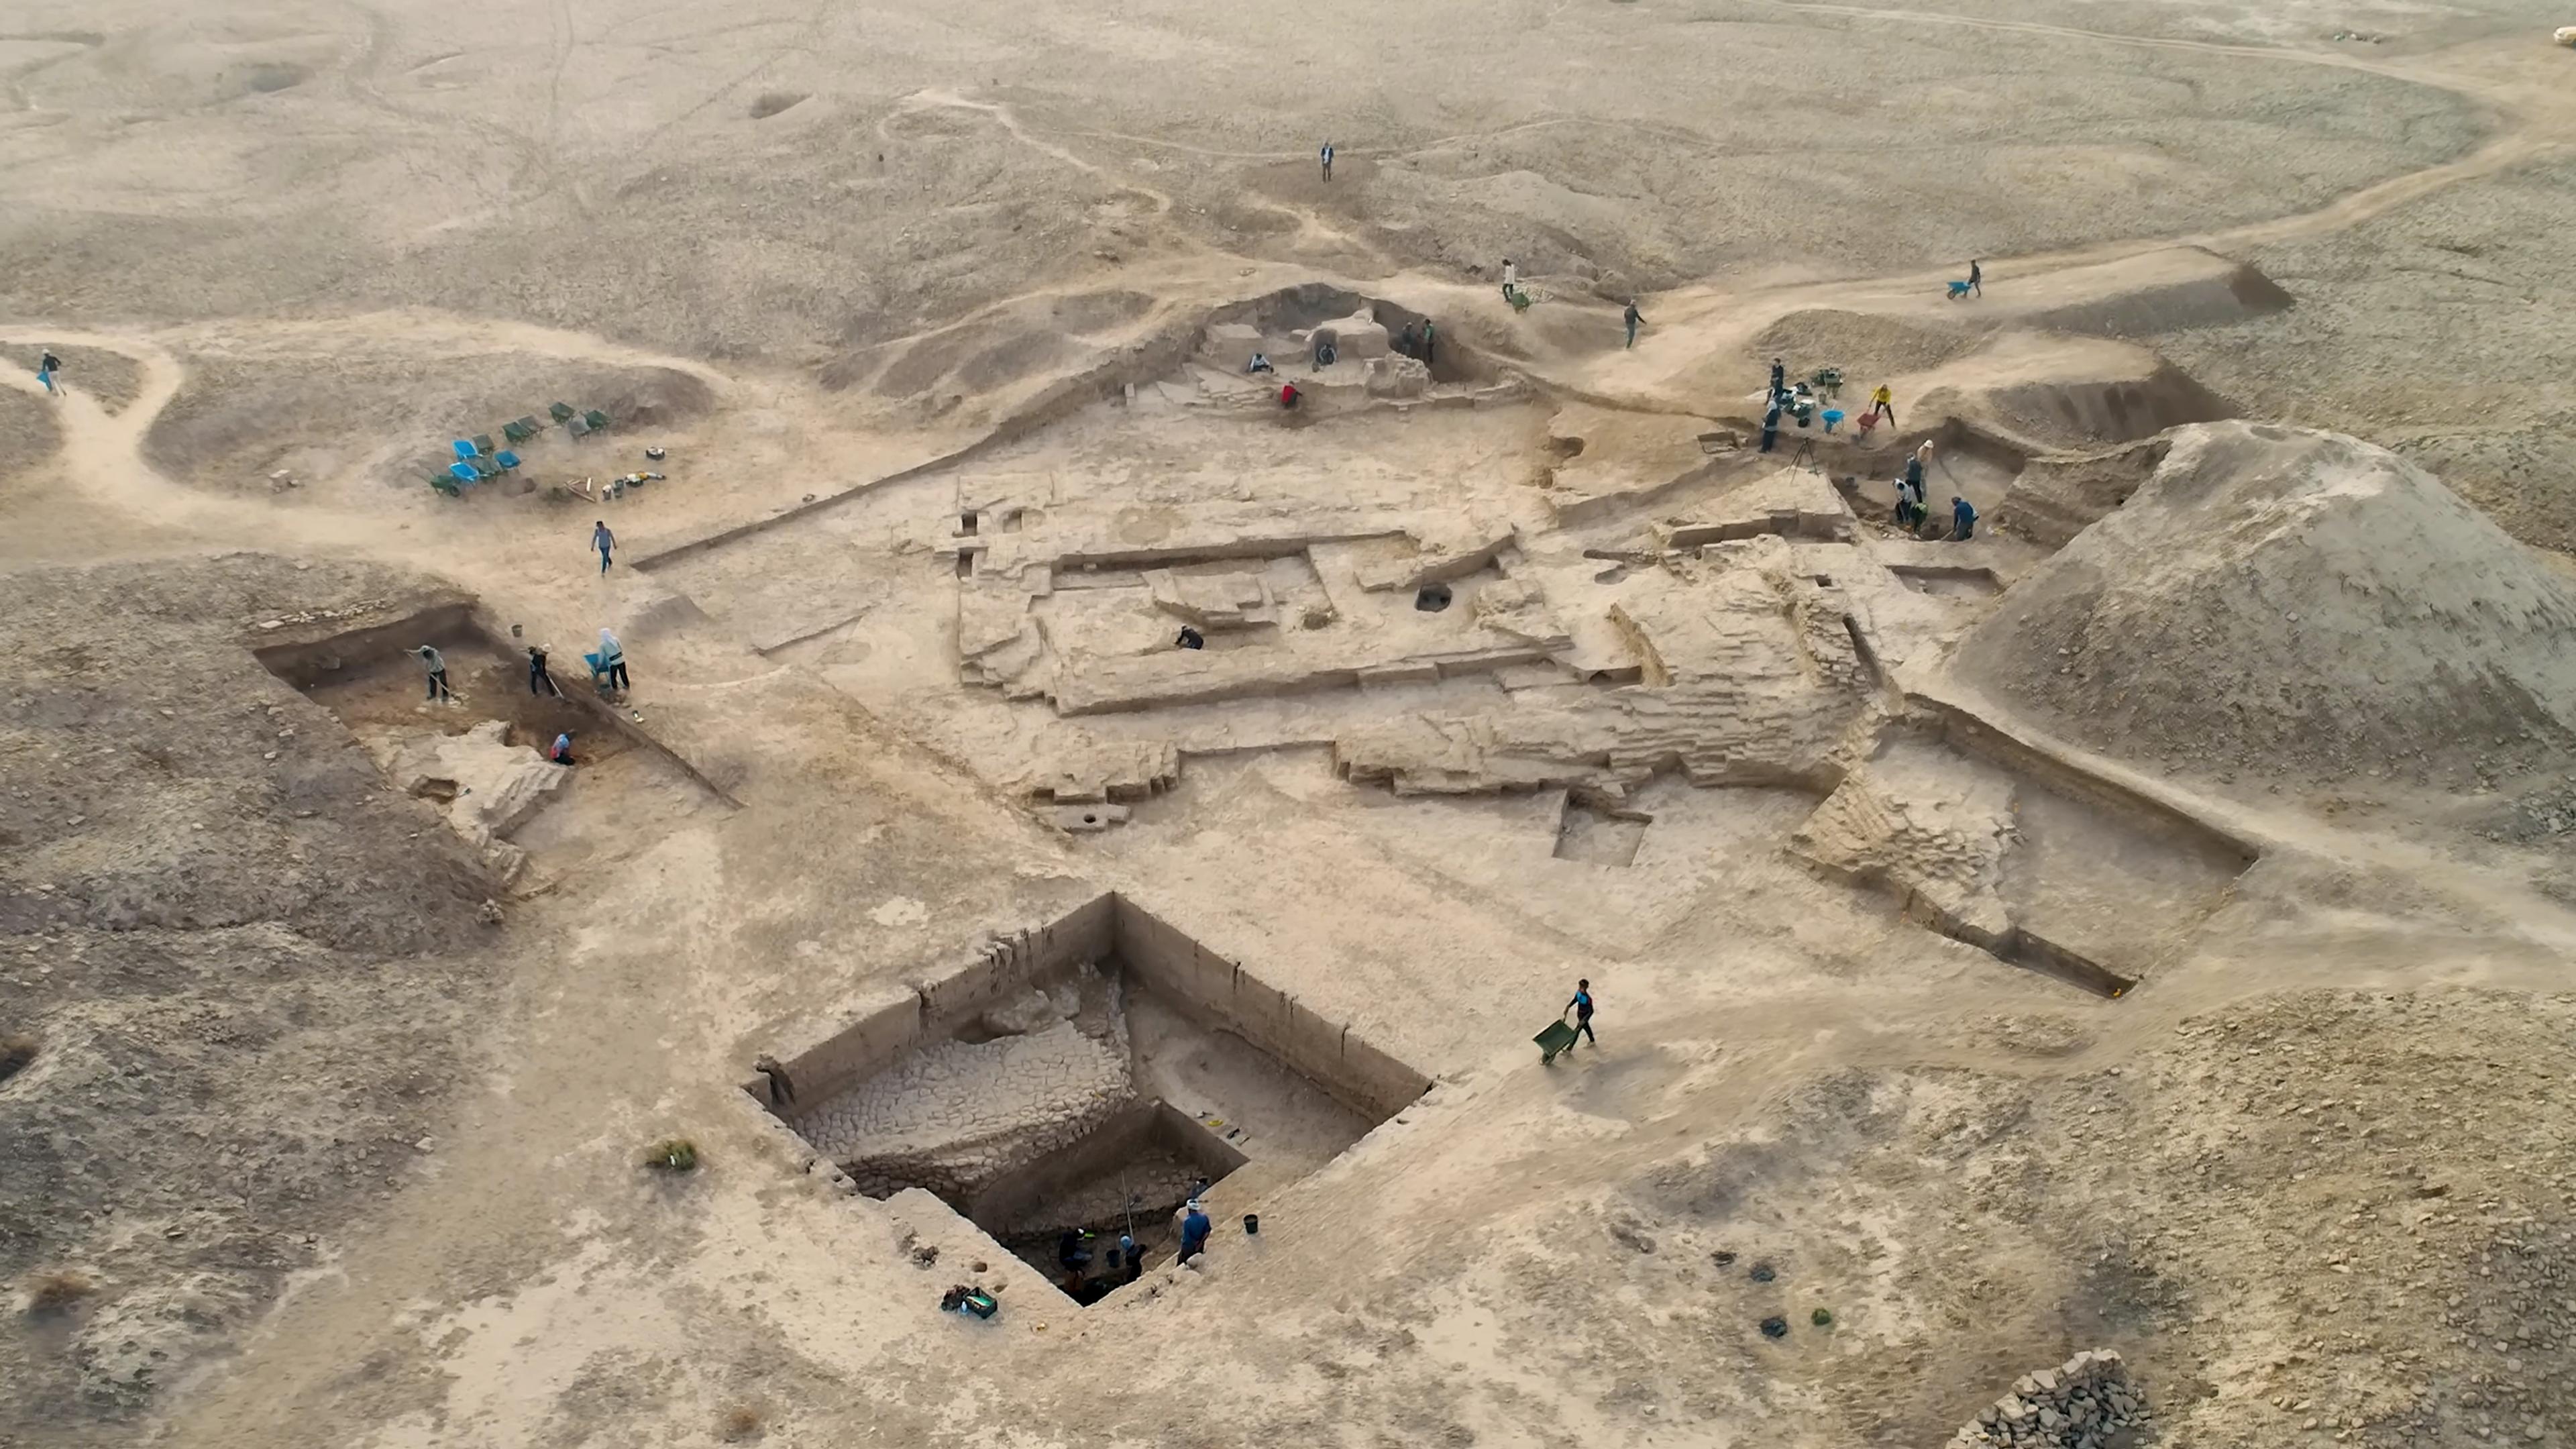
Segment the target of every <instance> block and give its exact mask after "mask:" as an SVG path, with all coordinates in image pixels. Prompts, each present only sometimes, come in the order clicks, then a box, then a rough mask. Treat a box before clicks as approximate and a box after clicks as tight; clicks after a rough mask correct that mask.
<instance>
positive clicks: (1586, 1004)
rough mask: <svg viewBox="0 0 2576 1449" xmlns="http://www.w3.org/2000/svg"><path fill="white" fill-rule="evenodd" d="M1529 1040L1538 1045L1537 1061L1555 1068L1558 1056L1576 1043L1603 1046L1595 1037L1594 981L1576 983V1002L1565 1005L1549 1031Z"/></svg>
mask: <svg viewBox="0 0 2576 1449" xmlns="http://www.w3.org/2000/svg"><path fill="white" fill-rule="evenodd" d="M1568 1011H1570V1012H1573V1013H1574V1021H1573V1022H1572V1023H1571V1024H1568V1023H1567V1021H1566V1019H1565V1013H1566V1012H1568ZM1530 1039H1531V1040H1532V1041H1534V1042H1536V1043H1538V1050H1539V1058H1538V1061H1539V1065H1540V1066H1543V1067H1545V1066H1554V1065H1555V1064H1556V1059H1557V1057H1558V1056H1560V1055H1561V1054H1563V1053H1566V1052H1570V1051H1572V1050H1574V1044H1575V1043H1576V1042H1577V1041H1581V1040H1589V1041H1590V1042H1591V1043H1592V1044H1593V1045H1594V1046H1599V1045H1601V1038H1599V1037H1597V1036H1594V1035H1592V982H1591V980H1590V979H1589V978H1586V979H1584V980H1581V981H1577V982H1575V983H1574V999H1573V1000H1571V1001H1569V1002H1567V1003H1565V1006H1564V1009H1563V1010H1560V1011H1559V1012H1557V1014H1556V1020H1554V1021H1551V1022H1549V1023H1548V1024H1547V1030H1545V1031H1542V1032H1540V1033H1539V1034H1538V1035H1537V1036H1535V1037H1532V1038H1530Z"/></svg>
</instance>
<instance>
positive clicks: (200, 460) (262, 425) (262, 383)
mask: <svg viewBox="0 0 2576 1449" xmlns="http://www.w3.org/2000/svg"><path fill="white" fill-rule="evenodd" d="M183 361H185V363H186V365H187V369H188V380H187V384H186V385H185V386H184V387H182V388H181V389H180V390H179V395H178V396H177V397H176V398H173V399H172V400H171V403H170V405H169V406H168V407H166V408H164V409H163V410H162V411H161V414H160V416H158V417H157V418H155V419H153V422H152V426H151V428H150V429H149V430H148V431H147V432H146V433H145V434H144V439H143V448H144V454H145V456H146V457H147V458H148V459H149V460H150V461H151V463H152V465H153V466H154V467H156V468H158V469H160V470H161V471H162V472H164V473H166V474H168V475H169V476H171V477H173V478H176V479H180V480H182V481H184V482H188V483H192V484H196V485H199V486H202V487H208V488H214V489H218V490H225V491H259V492H265V491H267V488H268V475H269V473H270V472H271V471H272V470H274V469H278V468H288V469H292V470H294V471H297V472H300V473H304V474H307V475H309V476H327V475H328V474H330V473H333V472H335V471H338V470H339V469H341V468H347V467H357V466H362V465H368V466H371V467H372V470H373V471H374V472H375V473H376V474H377V475H378V476H379V477H381V478H382V479H384V480H385V481H386V482H387V483H388V484H389V485H394V486H401V487H417V486H419V480H420V478H421V477H422V475H424V474H425V473H427V472H429V471H431V470H432V469H435V468H438V467H442V466H444V464H445V462H446V460H447V458H448V456H449V454H448V451H447V449H448V442H449V440H450V439H454V438H460V437H472V436H474V435H476V434H478V433H488V434H496V435H497V434H498V433H499V432H500V431H501V425H502V424H503V423H504V422H506V421H508V420H509V419H511V418H515V417H518V416H521V415H522V414H535V415H536V416H538V417H539V418H543V417H544V416H545V411H546V404H547V403H549V402H551V401H555V400H557V399H561V400H562V401H564V402H567V403H570V404H572V405H573V406H575V407H579V408H604V409H606V410H607V412H608V413H609V415H610V416H611V417H613V418H615V419H616V420H617V423H618V425H619V426H653V427H668V426H672V425H674V424H677V423H680V422H683V421H685V420H687V419H690V418H693V417H697V416H699V415H701V414H703V413H705V412H707V411H708V410H709V409H711V408H712V407H713V406H714V405H715V395H714V393H713V391H712V390H711V389H709V388H708V387H707V385H706V384H705V383H704V382H702V381H700V380H699V379H697V378H696V377H693V376H691V375H689V374H687V373H683V372H678V371H674V370H671V369H668V368H658V367H616V366H601V365H597V364H591V363H578V362H565V361H562V360H560V359H556V358H550V357H540V356H531V355H524V354H479V355H470V356H460V357H451V358H441V359H437V360H434V361H422V360H419V359H416V358H405V357H401V356H398V355H394V354H391V353H372V352H370V353H359V354H356V355H352V356H341V357H295V358H254V357H242V356H231V355H204V356H196V357H190V358H186V359H183ZM563 436H564V435H563V434H562V433H561V432H560V431H559V430H558V431H555V432H554V433H552V434H551V435H550V441H553V442H560V441H561V440H562V439H563ZM540 446H541V447H542V446H545V444H540ZM370 460H373V462H372V464H370Z"/></svg>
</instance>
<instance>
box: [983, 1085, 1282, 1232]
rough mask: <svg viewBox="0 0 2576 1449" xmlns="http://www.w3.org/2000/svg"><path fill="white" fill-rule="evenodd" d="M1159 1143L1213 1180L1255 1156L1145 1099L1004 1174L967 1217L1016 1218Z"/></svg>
mask: <svg viewBox="0 0 2576 1449" xmlns="http://www.w3.org/2000/svg"><path fill="white" fill-rule="evenodd" d="M1153 1146H1161V1147H1167V1148H1170V1149H1171V1150H1172V1151H1173V1153H1174V1154H1175V1155H1177V1156H1179V1157H1182V1158H1184V1159H1186V1160H1188V1161H1190V1162H1193V1163H1195V1164H1197V1165H1198V1168H1199V1170H1200V1172H1201V1173H1203V1174H1205V1175H1206V1176H1207V1178H1208V1179H1209V1180H1210V1181H1214V1180H1216V1179H1219V1178H1222V1177H1224V1176H1225V1175H1226V1174H1227V1173H1229V1172H1232V1171H1234V1170H1235V1169H1236V1168H1238V1167H1241V1166H1242V1165H1243V1164H1245V1163H1246V1162H1249V1161H1251V1160H1252V1159H1250V1158H1248V1157H1246V1156H1244V1155H1243V1153H1242V1151H1241V1150H1239V1149H1238V1148H1236V1147H1235V1146H1234V1145H1233V1144H1232V1143H1230V1142H1227V1141H1225V1140H1224V1139H1222V1138H1220V1137H1218V1136H1217V1135H1216V1134H1215V1133H1213V1132H1210V1131H1209V1130H1207V1129H1206V1128H1205V1127H1202V1126H1200V1125H1199V1124H1198V1123H1197V1122H1196V1121H1194V1120H1192V1118H1191V1117H1190V1115H1189V1114H1188V1113H1186V1112H1183V1111H1182V1110H1181V1109H1179V1108H1178V1107H1175V1106H1173V1105H1171V1104H1170V1103H1168V1102H1164V1101H1160V1100H1151V1101H1143V1102H1138V1103H1136V1104H1135V1105H1134V1106H1132V1107H1129V1108H1127V1109H1126V1110H1125V1111H1122V1112H1120V1113H1119V1114H1118V1115H1117V1116H1115V1117H1112V1118H1110V1119H1109V1120H1108V1121H1106V1122H1104V1123H1102V1124H1100V1126H1098V1127H1097V1128H1095V1129H1093V1130H1092V1132H1091V1133H1090V1134H1089V1135H1088V1136H1086V1137H1084V1138H1083V1139H1082V1140H1081V1141H1079V1142H1076V1143H1075V1144H1073V1145H1072V1146H1071V1147H1067V1148H1065V1149H1063V1150H1061V1151H1058V1152H1051V1153H1048V1154H1047V1155H1045V1156H1044V1157H1041V1158H1039V1159H1038V1160H1036V1161H1034V1162H1032V1163H1030V1164H1028V1165H1027V1166H1025V1167H1022V1168H1020V1169H1019V1170H1018V1171H1016V1172H1011V1173H1007V1174H1005V1175H1003V1177H1002V1178H1001V1179H1000V1180H998V1181H996V1182H995V1183H994V1184H993V1185H992V1186H990V1187H988V1188H986V1189H984V1190H983V1191H982V1192H980V1193H977V1194H976V1195H975V1200H974V1201H973V1202H971V1203H969V1204H967V1208H966V1216H967V1217H969V1218H971V1219H973V1220H974V1221H975V1222H976V1223H978V1224H992V1223H1005V1224H1007V1223H1011V1222H1015V1221H1017V1220H1018V1219H1020V1218H1021V1217H1022V1216H1024V1215H1025V1214H1026V1213H1027V1212H1028V1210H1029V1209H1030V1208H1032V1207H1034V1206H1036V1205H1037V1204H1038V1203H1041V1202H1044V1201H1046V1200H1047V1199H1049V1198H1052V1197H1054V1196H1056V1195H1058V1194H1059V1193H1062V1192H1063V1191H1065V1190H1066V1189H1067V1188H1071V1187H1074V1186H1077V1185H1079V1184H1081V1183H1083V1182H1085V1181H1088V1180H1089V1179H1091V1178H1094V1177H1097V1176H1099V1175H1101V1174H1102V1173H1105V1172H1108V1171H1111V1170H1113V1169H1114V1168H1116V1167H1117V1166H1118V1164H1120V1163H1122V1162H1126V1161H1130V1160H1132V1159H1133V1158H1135V1157H1136V1156H1137V1155H1138V1154H1139V1153H1141V1152H1143V1151H1144V1150H1145V1149H1146V1148H1148V1147H1153Z"/></svg>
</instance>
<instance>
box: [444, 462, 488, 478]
mask: <svg viewBox="0 0 2576 1449" xmlns="http://www.w3.org/2000/svg"><path fill="white" fill-rule="evenodd" d="M447 476H448V477H450V478H453V479H455V480H456V481H457V482H459V483H480V482H482V481H483V477H482V475H481V474H479V473H476V472H475V471H474V465H473V464H471V463H450V464H448V465H447Z"/></svg>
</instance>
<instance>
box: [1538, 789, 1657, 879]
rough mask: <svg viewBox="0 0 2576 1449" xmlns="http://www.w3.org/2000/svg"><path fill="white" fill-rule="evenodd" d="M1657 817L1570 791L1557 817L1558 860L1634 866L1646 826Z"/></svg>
mask: <svg viewBox="0 0 2576 1449" xmlns="http://www.w3.org/2000/svg"><path fill="white" fill-rule="evenodd" d="M1654 820H1655V817H1653V816H1652V815H1648V814H1646V813H1644V812H1643V811H1638V810H1624V809H1621V808H1619V807H1617V806H1615V805H1610V804H1607V803H1605V802H1603V801H1599V800H1594V799H1588V798H1586V797H1584V796H1583V795H1582V794H1580V793H1569V794H1568V795H1567V796H1566V798H1565V808H1564V810H1563V811H1561V812H1560V813H1559V814H1558V816H1557V821H1556V849H1555V851H1554V854H1555V856H1556V858H1557V859H1558V860H1579V861H1582V862H1584V863H1585V864H1588V865H1610V866H1627V865H1634V864H1636V863H1637V847H1638V846H1640V845H1642V844H1644V843H1645V840H1646V827H1647V826H1649V825H1651V824H1653V823H1654Z"/></svg>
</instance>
